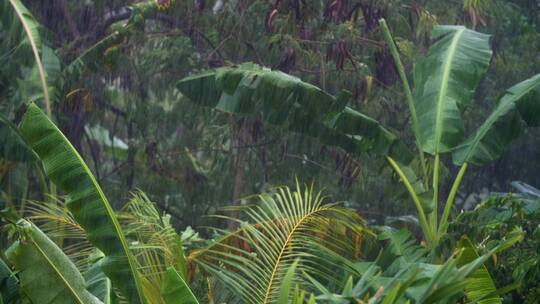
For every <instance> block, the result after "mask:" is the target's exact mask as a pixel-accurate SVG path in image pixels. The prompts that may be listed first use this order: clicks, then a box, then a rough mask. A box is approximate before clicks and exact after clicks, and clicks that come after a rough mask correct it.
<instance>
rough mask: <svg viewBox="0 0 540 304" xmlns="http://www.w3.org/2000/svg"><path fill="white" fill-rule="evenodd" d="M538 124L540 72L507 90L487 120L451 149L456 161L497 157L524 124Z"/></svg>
mask: <svg viewBox="0 0 540 304" xmlns="http://www.w3.org/2000/svg"><path fill="white" fill-rule="evenodd" d="M537 126H540V74H538V75H535V76H534V77H531V78H529V79H527V80H525V81H522V82H520V83H518V84H516V85H515V86H513V87H511V88H510V89H508V90H507V91H506V94H505V95H504V96H503V97H502V98H501V100H500V101H499V103H498V104H497V107H496V108H495V109H494V110H493V112H492V113H491V114H490V115H489V117H488V118H487V119H486V121H485V122H484V123H483V124H482V125H481V126H480V127H479V128H478V129H477V130H476V131H475V133H474V134H472V135H471V136H470V137H469V138H468V139H467V140H466V141H465V142H464V143H463V144H461V145H460V146H459V147H457V148H456V150H455V151H454V152H453V155H452V157H453V161H454V163H455V164H458V165H460V164H463V163H465V162H467V163H473V164H476V165H483V164H486V163H488V162H490V161H493V160H495V159H497V158H498V157H499V156H500V155H501V154H502V153H503V151H504V150H505V149H507V148H508V146H509V144H510V142H511V141H512V140H514V139H516V138H517V137H518V136H520V135H521V134H522V133H523V131H524V129H525V127H537Z"/></svg>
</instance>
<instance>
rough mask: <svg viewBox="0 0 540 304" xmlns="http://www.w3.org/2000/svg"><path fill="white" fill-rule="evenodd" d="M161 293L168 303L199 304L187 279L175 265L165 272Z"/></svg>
mask: <svg viewBox="0 0 540 304" xmlns="http://www.w3.org/2000/svg"><path fill="white" fill-rule="evenodd" d="M161 295H162V296H163V300H164V301H165V303H166V304H199V301H198V300H197V298H195V295H194V294H193V292H191V289H190V288H189V286H188V284H187V283H186V281H184V279H183V278H182V276H181V275H180V274H179V273H178V272H176V270H175V269H174V268H173V267H169V268H168V269H167V272H166V273H165V280H164V283H163V286H162V288H161Z"/></svg>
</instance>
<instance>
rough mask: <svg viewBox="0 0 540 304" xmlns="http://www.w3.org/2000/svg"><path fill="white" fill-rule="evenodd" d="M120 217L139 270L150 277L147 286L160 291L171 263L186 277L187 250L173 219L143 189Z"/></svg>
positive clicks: (127, 205)
mask: <svg viewBox="0 0 540 304" xmlns="http://www.w3.org/2000/svg"><path fill="white" fill-rule="evenodd" d="M118 218H119V220H120V224H121V225H122V226H123V227H124V229H125V231H126V235H127V236H128V238H130V239H132V240H134V241H133V242H131V244H130V248H131V250H132V252H133V254H134V256H135V258H136V260H137V263H138V266H139V271H140V272H141V273H142V274H143V276H144V277H145V279H146V280H147V281H148V284H149V285H148V286H147V288H151V287H150V286H152V288H153V289H155V291H156V292H157V293H159V290H160V287H161V286H162V284H163V280H164V275H165V272H166V271H167V268H168V267H171V266H172V267H174V269H175V270H176V271H177V272H179V273H180V274H181V275H182V277H183V278H185V273H186V270H185V262H184V252H183V250H182V244H181V240H180V236H179V235H178V234H177V233H176V231H175V230H174V228H173V227H172V225H171V223H170V216H169V215H161V214H160V213H159V211H158V210H157V209H156V207H155V205H154V203H153V202H152V201H151V200H150V199H149V198H148V196H146V194H144V193H143V192H141V191H138V192H135V193H133V196H132V198H131V200H130V201H129V202H128V203H127V204H126V205H125V206H124V208H123V209H122V210H121V211H120V213H119V215H118Z"/></svg>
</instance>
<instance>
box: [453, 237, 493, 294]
mask: <svg viewBox="0 0 540 304" xmlns="http://www.w3.org/2000/svg"><path fill="white" fill-rule="evenodd" d="M456 247H457V248H458V249H462V252H461V254H460V255H459V257H458V259H457V266H458V267H460V266H462V265H464V264H466V263H469V262H471V261H473V260H475V259H477V258H478V253H477V252H476V249H475V248H474V245H473V244H472V243H471V241H470V240H469V239H468V238H467V237H463V238H462V239H461V240H459V242H458V244H457V246H456ZM466 281H467V284H466V286H465V294H466V295H467V299H469V301H471V302H475V303H478V304H497V303H502V300H501V298H500V297H498V296H493V297H486V296H487V295H489V294H491V293H494V292H495V291H496V290H497V287H496V286H495V283H494V282H493V279H492V278H491V276H490V275H489V272H488V270H487V268H486V266H484V265H482V266H480V267H479V268H478V269H476V270H475V271H474V272H473V273H472V274H471V275H470V276H469V277H467V279H466Z"/></svg>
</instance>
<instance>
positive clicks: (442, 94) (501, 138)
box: [380, 19, 540, 246]
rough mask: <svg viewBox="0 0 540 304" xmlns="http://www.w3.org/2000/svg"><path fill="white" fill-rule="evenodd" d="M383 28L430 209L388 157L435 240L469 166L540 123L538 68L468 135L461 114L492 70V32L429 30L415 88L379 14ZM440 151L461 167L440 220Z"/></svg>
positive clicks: (447, 28)
mask: <svg viewBox="0 0 540 304" xmlns="http://www.w3.org/2000/svg"><path fill="white" fill-rule="evenodd" d="M380 26H381V31H382V33H383V35H384V38H385V40H386V43H387V44H388V47H389V49H390V52H391V54H392V56H393V59H394V63H395V65H396V68H397V70H398V73H399V76H400V79H401V82H402V85H403V89H404V91H405V96H406V101H407V105H408V108H409V111H410V114H411V126H412V129H413V133H414V135H415V140H416V148H417V150H418V154H419V159H420V161H421V163H422V168H423V172H422V179H423V182H424V186H425V187H424V189H426V188H428V185H429V184H430V183H431V191H430V192H429V193H430V196H431V203H430V204H429V205H428V206H427V207H426V205H425V204H424V205H423V204H422V202H421V193H419V191H418V190H417V189H415V188H414V187H413V180H411V178H410V175H407V174H406V172H405V170H404V168H403V166H401V165H400V164H399V163H398V162H396V161H394V159H392V157H391V156H389V157H387V160H388V162H389V164H390V165H391V166H392V168H393V169H394V170H395V172H396V173H397V174H398V175H399V176H400V178H401V180H402V182H403V183H404V184H405V186H406V188H407V191H408V192H409V194H410V197H411V199H412V200H413V202H414V203H415V205H416V208H417V211H418V215H419V220H420V223H421V226H422V230H423V232H424V236H425V238H426V240H427V242H428V244H429V245H430V246H434V245H436V244H437V242H438V240H439V239H440V238H441V236H442V235H443V234H445V233H446V231H447V228H448V220H449V217H450V213H451V211H452V207H453V204H454V201H455V198H456V194H457V191H458V189H459V186H460V183H461V181H462V179H463V176H464V174H465V173H466V170H467V168H468V166H469V164H472V165H484V164H487V163H489V162H490V161H493V160H495V159H497V158H498V157H500V156H501V154H502V153H503V152H504V150H505V149H507V148H508V147H509V146H510V144H511V142H512V141H513V140H514V139H516V138H517V137H519V136H520V135H521V134H522V133H523V132H524V129H525V128H526V127H537V126H540V99H539V98H540V74H538V75H535V76H533V77H531V78H529V79H527V80H524V81H522V82H520V83H518V84H516V85H514V86H512V87H511V88H509V89H507V90H506V91H505V93H504V94H503V96H502V97H501V98H500V99H499V101H498V103H497V105H496V107H495V109H494V110H493V111H492V113H491V114H490V115H489V116H488V117H487V119H486V120H485V121H484V123H482V124H481V125H480V127H478V129H477V130H476V131H473V132H471V133H470V135H468V136H465V131H464V121H463V112H464V110H465V109H466V108H467V106H468V105H469V104H470V103H471V102H472V99H473V95H474V92H475V90H476V87H477V86H478V84H479V83H480V81H481V80H482V78H483V77H484V75H485V73H486V71H487V68H488V65H489V62H490V59H491V50H490V47H489V36H488V35H485V34H482V33H479V32H476V31H472V30H469V29H467V28H465V27H463V26H436V27H435V28H434V30H433V33H432V38H433V39H436V41H435V42H434V43H433V44H432V45H431V47H430V48H429V51H428V53H427V55H426V56H425V57H424V58H422V59H421V60H419V62H417V63H416V65H415V67H414V71H413V79H414V88H413V89H412V90H411V88H410V85H409V79H408V78H407V75H406V73H405V69H404V67H403V64H402V63H401V59H400V57H399V53H398V50H397V47H396V45H395V43H394V41H393V38H392V36H391V34H390V30H389V29H388V26H387V25H386V22H385V20H384V19H381V20H380ZM425 153H427V154H428V155H431V158H432V161H433V165H432V168H433V172H432V175H431V178H430V177H429V175H428V172H427V169H426V163H425V162H426V160H425ZM443 154H449V155H451V157H452V160H453V163H454V164H455V165H457V166H459V167H460V169H459V171H458V173H457V176H456V178H455V180H454V182H453V184H452V187H451V190H450V193H449V195H448V197H447V199H446V201H445V204H444V207H443V212H442V215H441V217H440V222H439V216H438V215H439V200H440V198H439V193H438V188H439V175H440V162H441V160H440V158H441V156H442V155H443ZM426 210H428V211H429V212H426ZM426 213H427V214H426Z"/></svg>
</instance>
